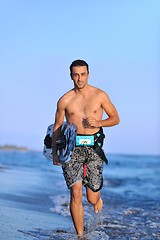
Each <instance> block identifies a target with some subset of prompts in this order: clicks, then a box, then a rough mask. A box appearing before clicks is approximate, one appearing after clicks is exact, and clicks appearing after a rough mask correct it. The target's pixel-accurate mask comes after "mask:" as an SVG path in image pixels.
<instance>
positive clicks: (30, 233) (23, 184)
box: [0, 167, 71, 240]
mask: <svg viewBox="0 0 160 240" xmlns="http://www.w3.org/2000/svg"><path fill="white" fill-rule="evenodd" d="M2 169H3V170H2V171H1V172H0V182H1V188H0V219H1V227H0V239H3V240H10V239H12V240H17V239H19V240H25V239H28V240H32V239H34V237H35V238H37V235H38V234H42V233H40V232H43V234H44V235H45V234H48V236H50V235H52V231H53V230H54V231H55V230H56V229H57V230H58V229H60V230H61V231H62V230H63V229H68V228H70V227H71V221H70V219H69V218H66V217H63V216H60V215H58V214H55V213H53V212H52V211H51V210H50V209H51V208H52V207H53V203H52V200H51V199H50V198H49V190H50V189H47V191H46V192H45V191H44V187H42V184H41V183H42V182H43V181H46V179H45V178H43V176H42V174H41V172H36V171H35V170H33V171H30V170H28V169H24V168H23V169H16V168H15V167H10V168H2ZM45 184H47V183H44V185H45ZM37 231H38V232H37ZM45 239H46V238H45Z"/></svg>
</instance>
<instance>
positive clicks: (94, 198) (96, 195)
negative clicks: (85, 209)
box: [87, 190, 100, 205]
mask: <svg viewBox="0 0 160 240" xmlns="http://www.w3.org/2000/svg"><path fill="white" fill-rule="evenodd" d="M99 199H100V192H93V191H91V190H89V191H87V200H88V202H89V203H91V204H92V205H95V204H96V203H97V202H98V201H99Z"/></svg>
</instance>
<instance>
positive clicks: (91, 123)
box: [86, 117, 100, 128]
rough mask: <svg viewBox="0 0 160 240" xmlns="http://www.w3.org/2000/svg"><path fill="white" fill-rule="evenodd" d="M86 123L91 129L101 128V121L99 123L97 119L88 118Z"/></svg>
mask: <svg viewBox="0 0 160 240" xmlns="http://www.w3.org/2000/svg"><path fill="white" fill-rule="evenodd" d="M86 123H87V125H88V126H90V127H95V128H98V127H100V124H99V121H97V120H96V119H95V118H93V117H87V118H86Z"/></svg>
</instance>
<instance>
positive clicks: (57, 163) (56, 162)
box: [53, 155, 60, 166]
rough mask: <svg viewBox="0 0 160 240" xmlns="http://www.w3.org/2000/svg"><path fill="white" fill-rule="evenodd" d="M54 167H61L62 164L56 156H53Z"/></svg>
mask: <svg viewBox="0 0 160 240" xmlns="http://www.w3.org/2000/svg"><path fill="white" fill-rule="evenodd" d="M53 165H57V166H60V162H59V159H58V155H54V156H53Z"/></svg>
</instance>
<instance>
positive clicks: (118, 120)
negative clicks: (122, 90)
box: [115, 115, 120, 125]
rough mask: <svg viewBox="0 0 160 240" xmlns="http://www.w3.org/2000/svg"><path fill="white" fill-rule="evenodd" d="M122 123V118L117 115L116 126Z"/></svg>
mask: <svg viewBox="0 0 160 240" xmlns="http://www.w3.org/2000/svg"><path fill="white" fill-rule="evenodd" d="M119 123H120V118H119V116H118V115H117V116H116V118H115V125H118V124H119Z"/></svg>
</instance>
